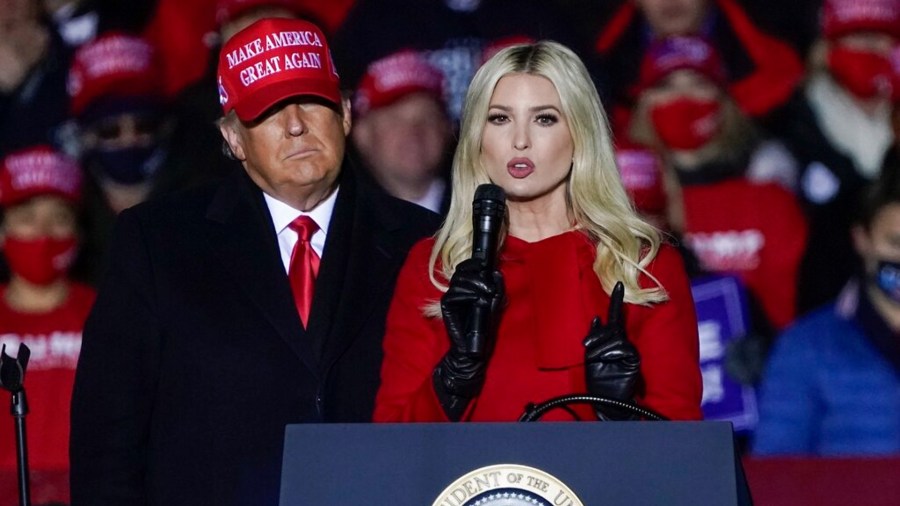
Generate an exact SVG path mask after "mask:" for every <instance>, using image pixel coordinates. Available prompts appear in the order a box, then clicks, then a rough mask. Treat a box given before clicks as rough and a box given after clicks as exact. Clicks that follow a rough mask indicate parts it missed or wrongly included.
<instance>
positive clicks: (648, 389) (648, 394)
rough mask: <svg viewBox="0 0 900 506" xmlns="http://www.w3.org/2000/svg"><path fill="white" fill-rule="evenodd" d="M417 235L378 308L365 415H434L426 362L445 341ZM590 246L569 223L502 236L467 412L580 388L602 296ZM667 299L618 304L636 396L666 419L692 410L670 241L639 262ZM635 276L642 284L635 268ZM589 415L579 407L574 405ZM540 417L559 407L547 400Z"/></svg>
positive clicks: (683, 305)
mask: <svg viewBox="0 0 900 506" xmlns="http://www.w3.org/2000/svg"><path fill="white" fill-rule="evenodd" d="M433 244H434V241H433V240H432V239H426V240H424V241H422V242H420V243H419V244H417V245H416V246H415V247H414V248H413V249H412V250H411V251H410V254H409V257H408V258H407V260H406V264H405V265H404V267H403V269H402V271H401V272H400V277H399V278H398V281H397V288H396V291H395V293H394V299H393V302H392V304H391V309H390V311H389V313H388V320H387V330H386V335H385V340H384V351H385V357H384V364H383V366H382V373H381V380H382V384H381V388H380V389H379V391H378V396H377V398H376V401H375V414H374V419H375V421H380V422H395V421H446V420H447V418H446V417H445V415H444V413H443V410H442V409H441V407H440V404H439V403H438V401H437V398H436V395H435V393H434V390H433V387H432V382H431V378H432V371H433V370H434V367H435V366H436V365H437V363H438V362H439V361H440V360H441V358H442V357H443V355H444V354H445V353H446V351H447V349H448V347H449V340H448V337H447V334H446V330H445V329H444V324H443V321H442V320H441V319H439V318H426V317H425V316H423V314H422V310H421V308H422V307H423V306H424V305H426V304H427V303H429V302H430V301H437V300H439V299H440V297H441V292H440V291H439V290H438V289H437V288H435V287H434V286H433V285H432V284H431V282H430V281H429V279H428V256H429V254H430V252H431V248H432V246H433ZM594 257H595V250H594V246H593V244H592V243H591V242H590V241H589V239H588V238H587V237H586V236H585V235H584V234H582V233H580V232H568V233H564V234H560V235H557V236H554V237H550V238H547V239H544V240H542V241H539V242H535V243H527V242H525V241H522V240H520V239H517V238H515V237H507V239H506V242H505V244H504V247H503V250H502V251H501V255H500V262H499V264H500V270H501V272H502V273H503V277H504V283H505V285H506V294H507V299H508V302H507V305H506V306H505V308H504V310H503V314H502V319H501V322H500V327H499V330H498V336H497V342H496V347H495V349H494V352H493V355H492V357H491V360H490V365H489V366H488V369H487V377H486V380H485V384H484V388H483V389H482V391H481V394H480V395H479V397H478V398H477V399H475V400H474V402H473V405H471V406H470V407H469V416H468V417H467V419H468V420H471V421H513V420H515V419H517V418H518V417H519V415H521V413H522V411H523V410H524V408H525V405H526V404H527V403H529V402H542V401H544V400H547V399H549V398H551V397H555V396H559V395H564V394H571V393H583V392H585V391H586V388H585V383H584V347H583V345H582V340H583V339H584V337H585V335H586V334H587V332H588V329H589V327H590V324H591V320H592V319H593V317H594V316H595V315H600V316H601V318H603V319H604V320H605V319H606V315H607V309H608V306H609V296H608V295H607V294H606V293H605V292H604V291H603V289H602V287H601V285H600V281H599V280H598V279H597V276H596V274H595V273H594V272H593V269H592V265H593V262H594ZM648 270H649V271H650V272H651V273H652V274H653V275H654V276H655V277H656V278H657V279H658V280H659V281H660V282H661V283H662V284H663V286H664V287H665V288H666V290H667V291H668V294H669V297H670V300H669V301H667V302H665V303H662V304H657V305H654V306H651V307H645V306H638V305H633V304H626V305H625V313H624V315H625V323H626V332H627V335H628V338H629V339H630V340H631V341H632V342H633V343H634V345H635V346H636V347H637V349H638V351H639V352H640V355H641V374H642V376H643V378H644V386H643V388H642V391H641V392H640V394H639V395H638V398H637V400H638V402H639V403H641V404H642V405H645V406H647V407H650V408H651V409H654V410H656V411H658V412H660V413H662V414H664V415H666V416H669V417H671V418H673V419H687V420H696V419H700V418H701V416H702V415H701V412H700V397H701V390H702V386H701V379H700V369H699V365H698V337H697V320H696V315H695V313H694V306H693V299H692V298H691V292H690V286H689V283H688V279H687V276H686V274H685V271H684V267H683V265H682V261H681V258H680V256H679V255H678V253H677V252H676V251H675V250H674V249H673V248H671V247H669V246H664V247H663V248H661V250H660V252H659V255H658V256H657V257H656V259H655V260H654V261H653V262H652V263H651V265H650V266H649V269H648ZM641 283H642V285H644V286H651V282H650V280H649V279H647V278H646V277H643V276H642V279H641ZM576 410H577V411H579V415H580V417H581V418H582V419H594V416H593V414H592V412H591V410H590V408H589V407H585V406H579V407H578V408H576ZM544 419H546V420H553V419H557V420H565V419H571V417H570V415H568V414H567V413H565V412H563V411H559V410H557V411H551V412H550V413H548V414H547V416H545V417H544Z"/></svg>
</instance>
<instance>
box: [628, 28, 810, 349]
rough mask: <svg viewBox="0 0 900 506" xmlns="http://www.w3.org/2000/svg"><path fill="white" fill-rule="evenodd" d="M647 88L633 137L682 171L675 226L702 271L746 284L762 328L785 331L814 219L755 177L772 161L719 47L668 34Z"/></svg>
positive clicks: (650, 65) (646, 68)
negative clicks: (737, 99) (731, 88)
mask: <svg viewBox="0 0 900 506" xmlns="http://www.w3.org/2000/svg"><path fill="white" fill-rule="evenodd" d="M639 88H640V90H641V91H640V94H639V97H638V103H637V107H636V109H635V112H634V117H633V120H632V123H631V125H630V130H629V134H630V136H631V139H632V140H633V141H634V142H637V143H639V144H642V145H644V146H648V147H651V148H653V149H655V150H656V151H657V152H658V153H659V154H660V155H661V156H662V158H663V161H664V162H665V164H666V165H667V166H668V167H670V169H669V170H672V171H674V176H675V178H674V180H675V181H676V182H677V183H676V185H675V186H676V187H677V188H674V189H672V188H670V190H669V191H673V192H674V193H675V194H676V195H673V197H674V202H670V207H671V206H675V207H674V208H672V209H670V211H669V212H670V214H671V217H672V219H670V220H669V223H670V226H671V227H672V228H673V229H675V230H676V232H680V233H681V235H682V237H683V240H684V243H685V245H686V246H687V248H688V249H690V250H691V252H692V253H693V254H694V255H695V256H696V258H697V260H698V262H699V264H700V268H701V269H703V270H704V271H706V272H710V273H721V274H735V275H737V276H738V277H739V278H740V279H741V280H742V281H743V282H744V283H745V284H746V286H747V288H748V290H749V292H750V294H751V295H752V297H753V298H754V299H755V301H756V302H758V304H759V306H760V308H761V314H760V315H757V316H758V317H757V318H756V320H757V322H756V325H754V327H756V328H757V329H759V330H760V331H761V332H763V333H765V331H766V329H767V328H768V327H770V326H771V327H774V328H775V329H782V328H784V327H786V326H787V325H788V324H789V323H791V321H792V320H793V319H794V317H795V315H796V310H795V307H796V306H795V293H796V287H795V286H796V279H797V268H798V264H799V262H800V257H801V255H802V253H803V250H804V247H805V245H806V224H805V222H804V218H803V215H802V212H801V210H800V207H799V205H798V204H797V202H796V200H795V198H794V196H793V195H792V194H791V193H790V192H789V191H788V190H787V189H785V188H784V187H783V186H782V185H780V184H779V183H775V182H771V181H770V182H756V181H752V180H750V179H749V178H748V177H747V173H748V172H750V171H754V170H763V169H758V168H757V167H760V166H765V165H768V164H771V163H772V161H771V158H769V157H763V156H760V155H759V153H760V152H762V150H766V149H767V148H766V144H767V143H766V142H763V141H762V140H761V138H760V137H759V136H758V134H757V133H756V132H755V130H754V128H753V126H752V125H751V123H750V122H749V120H748V119H747V118H746V117H745V116H744V115H743V114H742V113H741V112H740V111H739V109H738V107H737V106H736V105H735V103H734V101H733V99H731V97H730V96H729V94H728V92H727V89H726V87H725V80H724V72H723V70H722V66H721V63H720V60H719V58H718V54H717V52H716V51H715V49H713V47H712V46H711V45H710V44H709V43H707V42H706V41H705V40H704V39H702V38H699V37H671V38H667V39H663V40H660V41H658V42H657V43H655V44H654V45H652V46H651V47H650V48H649V49H648V52H647V54H646V56H645V58H644V60H643V62H642V66H641V79H640V85H639ZM778 163H779V164H784V165H788V166H789V165H790V159H786V160H781V161H779V162H778ZM766 170H769V169H766ZM775 172H778V171H775ZM678 193H680V196H679V195H677V194H678Z"/></svg>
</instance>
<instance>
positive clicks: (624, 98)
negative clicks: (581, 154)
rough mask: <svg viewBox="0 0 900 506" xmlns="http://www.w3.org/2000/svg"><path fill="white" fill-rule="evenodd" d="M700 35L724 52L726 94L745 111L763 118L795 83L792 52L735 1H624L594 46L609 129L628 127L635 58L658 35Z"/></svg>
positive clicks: (798, 72)
mask: <svg viewBox="0 0 900 506" xmlns="http://www.w3.org/2000/svg"><path fill="white" fill-rule="evenodd" d="M682 35H686V36H702V37H704V38H706V39H707V40H709V41H710V43H711V44H712V45H713V46H714V47H715V48H716V50H717V51H718V52H719V53H721V54H723V55H724V56H725V57H724V58H723V72H724V78H725V80H726V83H727V86H728V87H729V93H730V94H731V95H732V96H733V97H734V99H735V101H736V102H737V104H738V105H739V106H740V108H741V110H743V111H744V112H745V113H746V114H748V115H750V116H751V117H755V118H765V117H767V116H768V115H769V114H771V113H773V112H774V111H777V110H778V109H779V108H780V107H781V106H783V105H784V104H785V103H786V102H787V101H788V99H790V97H791V95H792V93H793V92H794V90H795V89H796V87H797V86H798V85H799V83H800V81H801V79H802V76H803V65H802V63H801V61H800V58H799V56H798V55H797V53H796V51H795V50H794V49H793V48H792V47H791V46H790V45H788V44H787V43H785V42H784V41H782V40H780V39H779V38H777V37H775V36H773V35H771V34H769V33H766V32H765V31H764V30H762V29H760V28H759V27H758V26H757V24H756V23H754V21H753V20H751V18H750V16H748V15H747V13H746V12H745V10H744V7H743V6H741V5H740V3H739V2H737V1H736V0H625V1H623V2H620V5H619V6H618V8H617V9H616V10H615V11H614V13H613V14H612V15H611V16H610V17H609V21H608V22H607V23H606V24H605V25H604V26H603V27H602V28H601V29H600V30H599V32H598V35H597V37H596V41H595V46H594V50H595V52H596V54H597V56H598V57H599V59H600V64H601V66H602V67H604V68H606V69H608V75H609V76H610V80H609V81H610V82H609V87H610V91H609V93H610V95H611V96H612V98H613V100H615V101H616V104H615V107H616V109H615V110H614V112H613V114H612V116H613V122H614V125H613V127H614V129H615V130H616V131H624V130H626V129H627V123H628V117H629V111H630V109H631V108H632V107H633V105H634V101H635V90H634V86H635V85H636V84H637V82H638V80H639V75H638V69H637V66H636V65H634V62H636V61H640V60H641V59H642V58H643V55H644V53H645V52H646V50H647V48H648V47H649V46H650V45H651V44H653V42H654V41H656V40H657V39H660V38H665V37H671V36H682Z"/></svg>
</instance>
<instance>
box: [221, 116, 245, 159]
mask: <svg viewBox="0 0 900 506" xmlns="http://www.w3.org/2000/svg"><path fill="white" fill-rule="evenodd" d="M239 128H240V127H238V126H236V125H235V124H234V122H232V121H223V122H222V123H221V124H219V132H221V133H222V137H223V138H224V139H225V142H226V143H228V147H229V148H231V152H232V153H234V157H235V158H237V159H238V160H240V161H244V160H246V159H247V156H246V154H245V153H244V138H243V136H242V135H241V132H239V131H238V129H239Z"/></svg>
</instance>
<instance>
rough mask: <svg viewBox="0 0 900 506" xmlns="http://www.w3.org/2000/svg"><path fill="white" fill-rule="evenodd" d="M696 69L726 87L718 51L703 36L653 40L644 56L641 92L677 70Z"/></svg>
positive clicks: (640, 83) (640, 77)
mask: <svg viewBox="0 0 900 506" xmlns="http://www.w3.org/2000/svg"><path fill="white" fill-rule="evenodd" d="M682 69H689V70H695V71H697V72H699V73H701V74H703V75H704V76H706V77H708V78H709V79H711V80H712V81H714V82H715V83H717V84H719V85H720V86H725V84H726V76H725V66H724V65H723V64H722V60H721V58H720V57H719V53H718V52H717V51H716V49H715V48H714V47H713V46H712V44H710V43H709V42H707V41H706V40H705V39H703V38H702V37H696V36H674V37H666V38H664V39H659V40H656V41H654V42H653V43H652V44H651V45H650V47H648V48H647V51H646V52H645V53H644V59H643V60H642V61H641V71H640V75H639V77H638V91H640V90H644V89H646V88H648V87H650V86H653V85H654V84H656V83H657V82H659V81H660V80H661V79H663V78H664V77H666V76H667V75H669V74H671V73H672V72H675V71H676V70H682Z"/></svg>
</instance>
